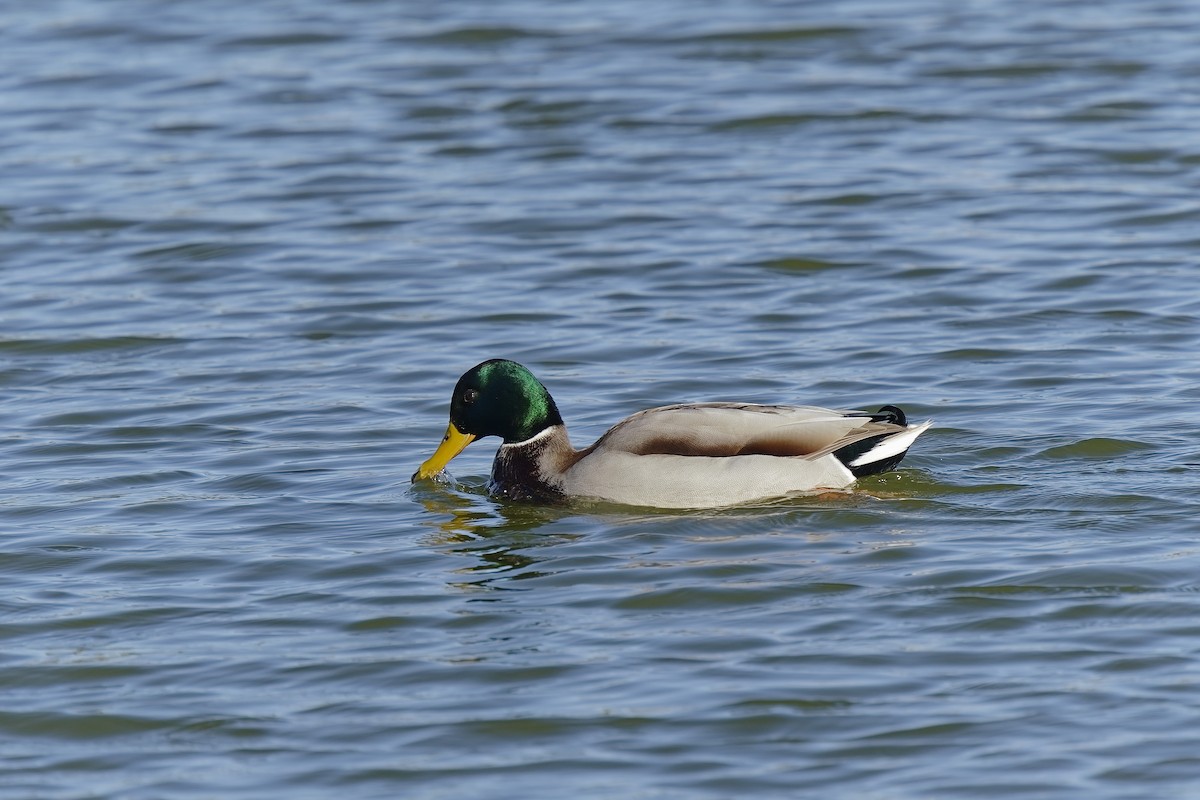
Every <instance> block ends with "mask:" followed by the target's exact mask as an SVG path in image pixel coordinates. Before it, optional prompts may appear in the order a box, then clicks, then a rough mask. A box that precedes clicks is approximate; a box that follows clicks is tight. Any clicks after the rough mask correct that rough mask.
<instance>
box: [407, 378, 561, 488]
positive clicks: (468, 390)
mask: <svg viewBox="0 0 1200 800" xmlns="http://www.w3.org/2000/svg"><path fill="white" fill-rule="evenodd" d="M561 424H562V417H561V416H559V413H558V407H557V406H556V405H554V398H552V397H551V396H550V393H549V392H548V391H546V387H545V386H543V385H542V384H541V382H539V381H538V379H537V378H535V377H533V373H532V372H530V371H529V370H527V369H526V368H525V367H523V366H521V365H520V364H518V363H517V362H515V361H507V360H505V359H502V358H493V359H491V360H490V361H484V362H483V363H482V364H477V365H476V366H474V367H472V368H471V369H469V370H467V371H466V372H465V373H464V374H463V376H462V377H461V378H459V379H458V383H457V384H456V385H455V387H454V394H453V395H451V397H450V425H449V426H448V427H447V428H446V436H445V437H444V438H443V439H442V443H441V445H439V446H438V449H437V451H436V452H435V453H434V454H433V455H432V456H431V457H430V458H429V460H428V461H426V462H425V463H424V464H422V465H421V468H420V469H418V470H417V473H416V474H415V475H413V479H414V480H417V479H420V478H428V477H432V476H433V475H436V474H437V473H439V472H441V471H442V470H443V469H445V468H446V465H447V464H448V463H450V459H452V458H454V457H455V456H456V455H458V454H459V453H461V452H462V451H463V448H465V447H466V446H467V445H468V444H470V443H471V442H473V441H475V440H476V439H478V438H481V437H484V436H499V437H500V438H501V439H503V440H504V441H505V442H506V443H510V444H511V443H513V442H523V441H525V440H526V439H529V438H532V437H533V436H536V435H537V434H539V433H541V432H542V431H544V430H545V429H546V428H549V427H550V426H552V425H561Z"/></svg>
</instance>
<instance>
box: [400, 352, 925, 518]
mask: <svg viewBox="0 0 1200 800" xmlns="http://www.w3.org/2000/svg"><path fill="white" fill-rule="evenodd" d="M930 424H932V423H931V422H923V423H921V424H920V425H908V424H907V421H906V420H905V416H904V412H903V411H901V410H900V409H899V408H896V407H895V406H884V407H883V408H881V409H879V411H877V412H874V413H868V412H864V411H832V410H830V409H826V408H815V407H812V406H773V405H754V404H748V403H690V404H685V405H673V406H663V407H661V408H652V409H649V410H647V411H642V412H639V413H637V414H634V415H633V416H631V417H627V418H626V419H624V420H622V421H621V422H618V423H617V424H616V425H614V426H613V427H612V428H610V429H609V430H608V432H607V433H605V434H604V435H603V436H601V437H600V438H599V440H597V441H596V443H595V444H593V445H592V446H591V447H588V448H586V449H584V450H576V449H574V448H573V447H571V442H570V440H569V439H568V438H567V429H566V426H565V425H563V420H562V417H561V416H560V415H559V413H558V406H556V405H555V403H554V398H552V397H551V396H550V392H548V391H547V390H546V387H545V386H543V385H542V384H541V382H539V381H538V379H537V378H535V377H534V376H533V373H531V372H530V371H529V370H528V369H526V368H525V367H523V366H521V365H520V364H518V363H516V362H515V361H507V360H505V359H492V360H490V361H484V362H483V363H482V364H479V365H477V366H474V367H472V368H471V369H469V370H467V372H466V373H465V374H464V375H463V376H462V377H461V378H459V379H458V384H457V385H456V386H455V387H454V394H453V395H452V396H451V398H450V424H449V426H447V428H446V435H445V437H444V438H443V439H442V442H441V444H440V445H439V446H438V448H437V451H436V452H434V454H433V455H432V456H431V457H430V458H429V460H427V461H426V462H425V463H423V464H422V465H421V467H420V468H419V469H418V470H417V471H416V473H415V474H414V475H413V476H412V480H413V481H414V482H415V481H418V480H422V479H425V478H431V477H433V476H435V475H438V474H440V473H441V472H442V471H443V470H445V468H446V465H447V464H448V463H450V460H451V459H453V458H454V457H455V456H457V455H458V454H459V453H461V452H462V451H463V448H465V447H466V446H467V445H468V444H470V443H471V442H473V441H474V440H475V439H478V438H481V437H484V436H499V437H500V438H501V439H502V440H503V443H502V444H501V445H500V449H499V450H497V451H496V458H495V461H494V462H493V463H492V489H493V491H495V492H498V493H499V494H502V495H504V496H507V497H511V498H515V499H523V500H534V501H543V502H544V501H555V500H563V499H567V498H594V499H598V500H607V501H611V502H615V503H622V504H626V505H634V506H652V507H657V508H713V507H717V506H728V505H736V504H738V503H746V502H750V501H753V500H763V499H766V498H773V497H780V496H782V495H786V494H791V493H796V492H813V491H818V490H827V489H843V488H845V487H847V486H849V485H850V484H852V483H854V481H855V479H856V478H860V477H862V476H864V475H874V474H875V473H878V472H884V471H885V470H889V469H892V468H893V467H895V466H896V465H897V464H899V463H900V460H901V459H902V458H904V454H905V453H906V452H908V448H909V447H910V446H911V445H912V443H913V442H914V441H915V440H916V438H917V437H918V436H920V435H921V433H923V432H924V431H925V429H926V428H928V427H929V426H930Z"/></svg>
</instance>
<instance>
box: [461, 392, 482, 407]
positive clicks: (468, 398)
mask: <svg viewBox="0 0 1200 800" xmlns="http://www.w3.org/2000/svg"><path fill="white" fill-rule="evenodd" d="M478 399H479V390H478V389H467V390H466V391H465V392H463V402H464V403H466V404H467V405H471V404H472V403H474V402H475V401H476V400H478Z"/></svg>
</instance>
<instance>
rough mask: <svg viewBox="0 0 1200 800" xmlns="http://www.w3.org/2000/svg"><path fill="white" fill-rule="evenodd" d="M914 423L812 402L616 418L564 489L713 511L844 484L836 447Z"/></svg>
mask: <svg viewBox="0 0 1200 800" xmlns="http://www.w3.org/2000/svg"><path fill="white" fill-rule="evenodd" d="M905 430H907V429H906V428H905V427H904V426H903V425H899V424H894V423H891V422H883V421H879V420H878V419H873V418H872V415H869V414H864V413H863V412H844V411H832V410H829V409H824V408H814V407H810V406H773V405H751V404H740V403H699V404H690V405H674V406H664V407H662V408H653V409H650V410H648V411H643V412H641V413H639V414H634V415H633V416H631V417H629V418H628V419H625V420H623V421H622V422H620V423H618V424H617V425H615V426H614V427H613V428H612V429H610V430H609V431H608V432H607V433H605V434H604V436H602V437H601V438H600V439H599V440H598V441H597V442H596V443H595V444H594V445H592V447H590V448H588V449H587V450H585V451H584V452H583V453H582V454H581V457H580V458H579V460H578V461H576V462H575V463H574V464H573V465H572V466H571V467H570V468H568V469H567V470H566V472H565V473H564V475H563V488H564V490H565V491H566V492H567V494H570V495H582V496H590V497H597V498H600V499H605V500H611V501H614V502H619V503H627V504H631V505H646V506H658V507H671V508H703V507H714V506H723V505H733V504H737V503H745V502H749V501H751V500H757V499H762V498H767V497H778V496H781V495H785V494H788V493H792V492H805V491H814V490H818V489H841V488H844V487H846V486H849V485H850V484H851V483H853V482H854V474H853V472H852V471H851V470H850V469H849V468H848V467H847V466H846V465H845V464H844V463H842V461H841V460H839V459H838V457H837V456H836V455H835V452H836V451H838V450H840V449H842V448H845V447H849V446H852V445H855V444H856V443H858V442H865V441H867V440H869V439H873V438H875V439H878V438H881V437H886V436H889V435H892V434H896V433H901V432H903V431H905Z"/></svg>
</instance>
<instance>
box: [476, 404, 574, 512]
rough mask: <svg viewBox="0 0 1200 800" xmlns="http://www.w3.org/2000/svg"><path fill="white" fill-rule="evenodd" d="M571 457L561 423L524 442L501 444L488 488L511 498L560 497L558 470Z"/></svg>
mask: <svg viewBox="0 0 1200 800" xmlns="http://www.w3.org/2000/svg"><path fill="white" fill-rule="evenodd" d="M575 457H576V453H575V449H574V448H572V447H571V440H570V439H569V438H568V437H567V429H566V427H565V426H563V425H562V424H561V423H560V424H558V425H551V426H550V427H548V428H545V429H543V430H542V431H541V432H539V433H536V434H534V435H533V436H531V437H530V438H528V439H526V440H525V441H522V442H512V443H505V444H502V445H500V449H499V450H497V451H496V459H495V460H494V461H493V462H492V490H493V491H496V492H499V493H500V494H503V495H505V496H506V497H510V498H512V499H514V500H536V501H542V502H545V501H551V500H561V499H562V497H563V490H562V473H563V470H565V469H566V468H567V467H569V466H570V465H571V464H572V463H573V462H574V460H575Z"/></svg>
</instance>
